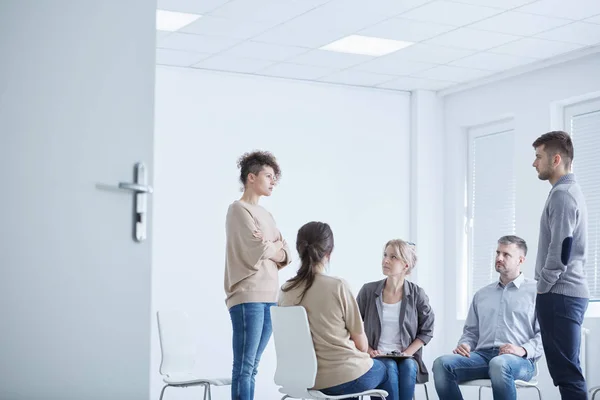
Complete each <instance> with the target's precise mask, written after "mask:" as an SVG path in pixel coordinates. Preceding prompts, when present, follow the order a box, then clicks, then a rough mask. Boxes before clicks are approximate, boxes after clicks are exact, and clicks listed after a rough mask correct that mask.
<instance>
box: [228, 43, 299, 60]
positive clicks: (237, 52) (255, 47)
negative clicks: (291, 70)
mask: <svg viewBox="0 0 600 400" xmlns="http://www.w3.org/2000/svg"><path fill="white" fill-rule="evenodd" d="M307 51H310V49H307V48H305V47H293V46H282V45H278V44H269V43H260V42H253V41H247V42H242V43H240V44H238V45H237V46H234V47H232V48H230V49H228V50H226V51H224V52H222V53H221V55H224V56H228V57H237V58H254V59H257V60H268V61H269V60H270V61H286V60H289V59H291V58H294V57H296V56H298V55H300V54H303V53H306V52H307Z"/></svg>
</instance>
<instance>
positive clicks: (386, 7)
mask: <svg viewBox="0 0 600 400" xmlns="http://www.w3.org/2000/svg"><path fill="white" fill-rule="evenodd" d="M331 1H332V2H337V3H340V4H344V5H352V6H353V7H354V8H356V5H358V7H360V9H362V10H365V9H367V8H368V9H371V10H373V11H376V12H378V13H380V14H383V15H387V16H388V17H393V16H395V15H398V14H401V13H403V12H406V11H409V10H412V9H413V8H417V7H420V6H422V5H424V4H427V3H431V2H432V1H433V0H373V1H370V2H368V3H366V2H365V0H331Z"/></svg>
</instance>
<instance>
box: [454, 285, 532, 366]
mask: <svg viewBox="0 0 600 400" xmlns="http://www.w3.org/2000/svg"><path fill="white" fill-rule="evenodd" d="M536 296H537V283H536V281H534V280H533V279H528V278H525V277H524V276H523V274H521V275H519V276H518V277H517V278H516V279H515V280H514V281H512V282H510V283H509V284H508V285H506V286H505V285H503V284H502V283H501V282H500V281H498V282H495V283H492V284H490V285H487V286H485V287H483V288H481V289H479V290H478V291H477V293H475V296H473V302H472V303H471V307H470V308H469V315H468V316H467V320H466V321H465V326H464V329H463V335H462V337H461V338H460V340H459V341H458V343H459V344H461V343H466V344H468V345H469V346H471V349H472V350H473V349H474V350H479V349H490V348H493V347H500V346H502V345H505V344H514V345H516V346H521V347H523V348H524V349H525V351H527V358H530V359H535V360H537V359H538V358H540V357H541V356H542V353H543V351H544V350H543V347H542V337H541V333H540V325H539V323H538V321H537V318H536V315H535V298H536Z"/></svg>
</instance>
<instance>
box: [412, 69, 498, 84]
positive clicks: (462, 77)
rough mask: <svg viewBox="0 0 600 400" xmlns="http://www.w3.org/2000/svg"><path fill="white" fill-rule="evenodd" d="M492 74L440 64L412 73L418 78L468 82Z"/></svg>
mask: <svg viewBox="0 0 600 400" xmlns="http://www.w3.org/2000/svg"><path fill="white" fill-rule="evenodd" d="M490 74H491V72H490V71H483V70H479V69H473V68H462V67H452V66H448V65H440V66H438V67H435V68H431V69H428V70H427V71H422V72H419V73H416V74H412V75H414V76H416V77H418V78H428V79H437V80H440V81H452V82H466V81H470V80H473V79H478V78H482V77H484V76H487V75H490Z"/></svg>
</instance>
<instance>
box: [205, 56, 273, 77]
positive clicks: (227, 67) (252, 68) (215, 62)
mask: <svg viewBox="0 0 600 400" xmlns="http://www.w3.org/2000/svg"><path fill="white" fill-rule="evenodd" d="M271 64H273V62H272V61H265V60H253V59H249V58H236V57H226V56H221V55H216V56H213V57H210V58H209V59H206V60H204V61H201V62H199V63H197V64H195V65H194V68H204V69H214V70H218V71H230V72H245V73H253V72H257V71H259V70H261V69H264V68H265V67H268V66H269V65H271Z"/></svg>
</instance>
